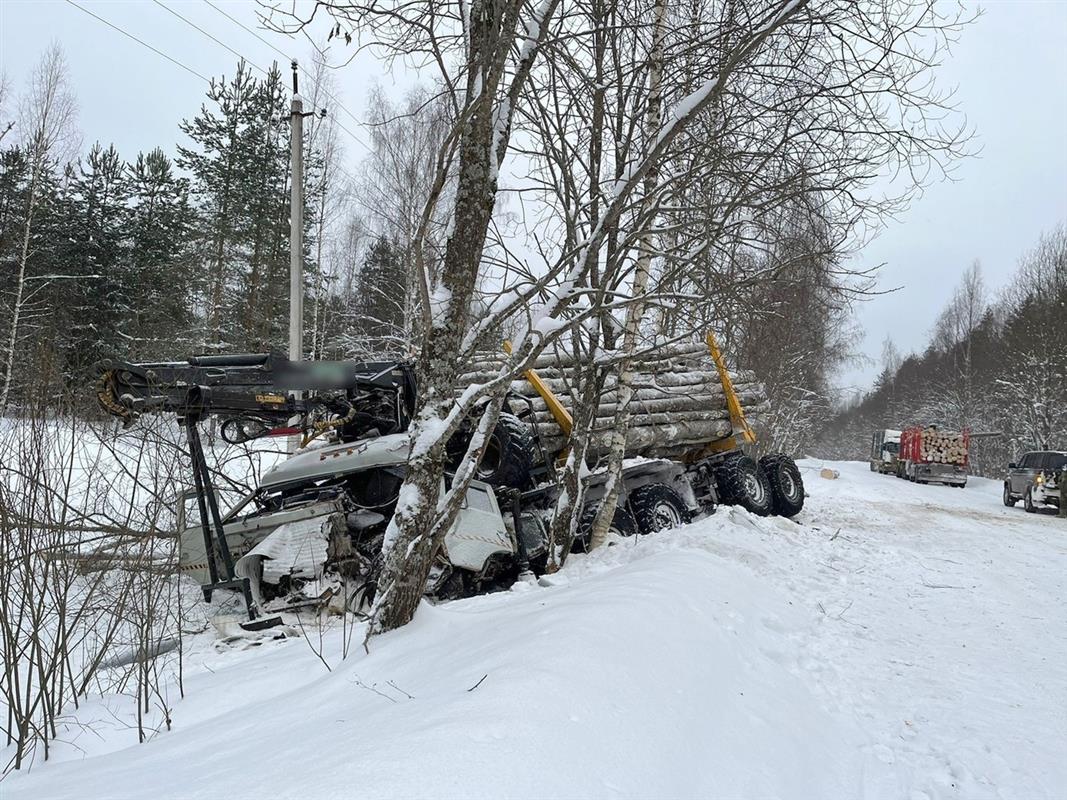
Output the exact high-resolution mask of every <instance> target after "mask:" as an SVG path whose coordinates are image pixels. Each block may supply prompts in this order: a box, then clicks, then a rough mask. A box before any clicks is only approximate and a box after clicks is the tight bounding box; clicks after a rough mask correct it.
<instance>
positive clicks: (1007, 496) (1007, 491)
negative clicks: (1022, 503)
mask: <svg viewBox="0 0 1067 800" xmlns="http://www.w3.org/2000/svg"><path fill="white" fill-rule="evenodd" d="M1004 505H1006V506H1007V507H1008V508H1014V507H1015V498H1014V497H1012V496H1011V484H1010V483H1008V482H1007V481H1005V482H1004Z"/></svg>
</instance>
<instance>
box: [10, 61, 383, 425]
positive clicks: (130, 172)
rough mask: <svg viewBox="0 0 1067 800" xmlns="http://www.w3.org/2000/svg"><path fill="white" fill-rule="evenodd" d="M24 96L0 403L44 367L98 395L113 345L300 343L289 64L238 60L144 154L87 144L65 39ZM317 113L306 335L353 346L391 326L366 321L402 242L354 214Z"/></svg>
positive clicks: (15, 161) (310, 144)
mask: <svg viewBox="0 0 1067 800" xmlns="http://www.w3.org/2000/svg"><path fill="white" fill-rule="evenodd" d="M318 77H319V78H320V79H323V80H325V78H324V77H323V75H322V74H321V72H320V74H319V75H318ZM4 99H5V100H7V99H8V98H4ZM9 105H10V106H12V108H10V110H9V108H8V106H9ZM14 105H15V104H14V103H10V104H8V103H5V104H4V105H3V107H2V110H3V111H4V112H7V113H5V114H4V116H5V117H13V120H12V122H13V123H14V124H12V125H11V126H10V128H9V130H8V132H7V135H6V136H5V139H4V140H3V141H2V142H0V145H2V148H0V337H2V338H0V354H2V356H3V360H2V363H0V380H2V384H0V385H2V398H0V407H3V408H5V409H10V408H12V407H17V405H18V403H19V399H20V397H21V396H23V395H24V394H25V392H26V391H27V386H28V384H33V383H36V382H38V381H39V380H40V379H41V377H42V371H47V372H50V373H51V374H52V376H53V377H54V378H56V391H57V392H59V393H64V392H65V393H67V394H71V395H73V396H75V397H77V396H84V397H88V396H89V394H88V393H87V392H85V391H84V389H85V387H86V386H87V385H88V383H90V382H91V378H92V377H93V366H94V365H95V364H96V363H97V362H99V361H100V360H101V359H106V358H124V359H131V360H148V359H174V358H180V357H183V356H187V355H189V354H192V353H194V352H203V351H219V352H221V351H226V352H240V351H264V350H269V349H275V350H282V351H284V349H285V343H286V341H287V335H288V334H287V330H288V315H289V306H288V303H289V300H288V296H289V185H290V177H291V176H290V167H289V151H290V142H289V135H290V134H289V130H290V126H289V95H288V91H287V89H286V87H285V86H284V81H283V77H282V74H281V72H280V71H279V69H278V68H277V65H275V66H274V67H273V69H271V70H270V71H269V72H268V74H266V75H264V76H261V77H256V76H255V75H254V74H253V72H252V70H251V69H250V68H249V66H248V65H247V64H245V63H243V62H242V63H240V64H238V65H237V66H236V69H235V71H234V73H233V74H232V75H231V76H229V77H225V76H223V77H220V78H219V79H218V80H217V81H215V82H213V84H212V86H211V89H210V90H209V91H208V93H207V95H206V97H205V101H204V104H203V106H202V107H201V108H200V110H199V112H198V113H196V114H195V115H192V116H191V117H190V118H188V119H184V120H181V121H180V122H177V123H176V140H177V141H176V144H171V143H165V144H161V146H160V147H156V148H153V149H152V150H150V151H148V152H142V153H138V154H136V155H135V156H133V157H131V158H127V157H125V156H124V155H123V154H121V153H119V152H118V151H117V150H116V149H115V147H114V146H113V145H109V144H103V143H101V142H96V143H94V144H92V145H91V146H89V147H88V148H87V149H85V152H79V150H80V149H81V148H80V147H79V141H80V136H79V133H78V131H77V128H76V101H75V98H74V97H73V95H72V93H71V90H70V87H69V76H68V74H67V68H66V65H65V63H64V59H63V55H62V53H61V51H60V50H59V49H58V48H53V49H51V50H50V51H48V52H47V53H46V54H45V56H44V57H43V59H42V61H41V63H40V65H39V66H38V68H37V70H36V72H35V73H34V75H33V78H32V80H31V82H30V85H29V87H28V88H27V90H26V92H25V94H24V96H23V97H21V98H20V100H19V102H18V104H17V108H15V107H13V106H14ZM306 124H307V142H306V146H307V148H308V152H307V155H306V158H305V169H306V175H305V208H306V212H305V218H304V219H305V234H304V249H305V276H306V277H305V293H306V297H305V308H306V319H305V328H306V333H305V338H306V342H307V344H308V355H309V356H314V357H324V356H333V357H338V356H341V355H344V352H345V350H346V349H350V348H346V345H345V342H350V341H351V340H353V339H354V338H357V337H358V336H359V335H360V333H361V332H369V333H380V331H379V328H380V326H378V325H376V324H374V323H369V322H365V320H367V319H369V318H371V317H380V316H383V311H382V310H381V309H380V306H381V305H382V303H381V292H380V290H379V289H378V287H379V286H380V285H382V284H385V283H388V282H389V279H391V280H392V281H393V283H394V284H395V283H396V282H397V280H399V276H398V275H397V274H396V273H397V271H398V269H399V267H400V262H399V257H400V256H399V250H398V248H397V246H396V244H395V239H394V238H393V231H391V230H390V229H388V227H387V226H379V228H378V229H377V230H373V229H372V228H371V227H370V226H369V225H368V224H366V222H365V221H364V219H363V218H362V217H361V216H360V215H359V214H358V213H353V214H352V215H351V216H350V218H348V219H346V220H342V222H341V223H340V224H339V223H338V221H337V216H338V215H337V207H338V206H340V205H343V204H344V203H345V201H346V199H347V195H349V194H351V191H352V187H351V186H350V185H349V183H350V181H348V179H347V178H345V179H342V177H341V173H340V172H339V162H338V158H337V154H336V153H332V152H331V150H332V149H333V148H335V147H336V142H335V141H334V140H333V139H332V138H331V136H330V135H329V134H330V132H329V131H328V130H327V129H326V127H325V125H324V124H323V123H322V122H321V120H319V119H310V121H309V122H308V123H306ZM346 236H347V240H346ZM393 294H395V292H394V293H393ZM385 295H386V297H387V298H389V297H391V295H390V293H389V292H386V293H385ZM384 315H385V316H386V317H388V313H385V314H384Z"/></svg>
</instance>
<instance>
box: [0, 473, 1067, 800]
mask: <svg viewBox="0 0 1067 800" xmlns="http://www.w3.org/2000/svg"><path fill="white" fill-rule="evenodd" d="M818 466H821V464H820V463H816V462H807V463H805V464H804V465H803V468H804V471H805V478H806V480H807V483H808V487H809V490H810V491H811V493H812V497H811V498H810V500H809V502H808V505H807V507H806V508H805V511H804V512H803V513H802V515H801V518H800V520H799V522H800V523H801V524H797V523H794V522H790V521H787V520H780V519H758V518H755V517H752V516H750V515H748V514H747V513H746V512H744V511H741V510H738V509H722V510H720V512H719V513H717V514H716V515H715V516H714V517H712V518H710V519H707V520H704V521H702V522H699V523H696V524H693V525H690V526H687V527H685V528H683V529H680V530H677V531H672V532H667V533H663V534H657V535H655V536H650V537H643V538H640V539H636V540H633V539H631V540H623V541H619V542H617V543H616V544H615V545H614V546H612V547H610V548H606V549H604V550H601V551H599V552H597V553H594V554H592V555H590V556H588V557H578V558H575V559H574V560H572V562H571V563H570V564H569V566H568V568H567V569H566V570H564V572H562V573H561V574H559V575H557V576H554V577H553V578H552V579H550V580H549V581H545V582H544V584H547V585H544V584H543V585H527V584H520V585H518V586H517V587H516V588H515V589H514V590H513V591H511V592H504V593H500V594H497V595H491V596H486V597H478V598H472V599H469V600H464V601H458V602H454V603H450V604H446V605H442V606H438V607H430V606H426V607H424V608H423V609H422V610H421V611H420V613H419V615H418V617H417V618H416V620H415V622H414V623H413V624H412V625H410V626H408V627H407V628H405V629H402V630H400V631H397V632H394V633H391V634H388V635H386V636H384V637H381V638H379V639H376V640H375V642H374V643H373V646H372V650H371V652H370V654H365V653H363V651H362V649H360V648H359V647H358V644H356V646H355V647H354V650H355V651H356V652H355V653H354V654H350V656H349V658H348V659H347V660H344V661H342V660H341V659H340V648H341V646H342V632H341V631H340V630H339V629H334V630H332V631H329V632H327V634H326V636H325V638H324V640H323V647H324V650H323V657H324V658H325V659H326V660H327V661H328V662H329V663H330V664H331V665H332V666H333V671H332V672H329V673H328V672H326V670H325V668H324V667H323V666H322V664H321V662H320V661H319V659H318V657H317V656H316V655H315V654H314V653H313V652H312V649H311V648H310V647H309V646H308V644H309V642H310V643H313V644H316V646H317V643H318V641H319V639H318V636H317V633H316V632H315V631H306V634H307V638H306V640H305V639H304V638H287V639H283V640H279V641H274V640H270V639H266V640H261V641H259V642H256V643H254V644H252V643H247V642H236V643H230V644H226V643H221V642H217V641H214V640H212V639H211V638H210V637H208V636H206V635H205V636H202V637H200V640H199V641H198V642H197V643H196V645H195V648H196V649H195V651H194V652H193V653H192V654H191V655H190V657H189V660H188V668H187V677H186V687H187V698H186V699H185V700H183V701H181V702H180V703H178V704H177V706H176V708H175V711H174V715H173V718H174V729H173V731H171V732H169V733H161V734H160V735H158V736H157V737H156V738H155V739H154V740H153V741H151V742H150V743H148V744H147V745H142V746H137V745H135V744H134V743H133V736H132V735H131V733H130V731H128V730H124V729H123V728H122V725H121V722H122V718H121V716H120V717H119V718H117V719H116V718H114V717H110V718H111V719H112V724H111V726H110V728H105V726H104V724H103V723H102V722H101V723H98V724H97V725H96V726H95V727H96V729H97V731H98V732H99V734H100V735H99V736H94V735H90V734H89V733H88V732H87V731H85V730H83V731H82V733H81V734H80V735H79V738H78V741H77V745H78V746H79V747H81V748H83V749H84V750H85V751H86V753H87V755H84V756H83V754H82V753H81V752H79V751H78V750H77V749H75V747H73V746H68V747H66V748H63V747H59V748H58V749H57V751H56V758H57V761H58V762H62V763H49V764H46V765H41V764H38V765H37V766H36V767H34V769H33V770H32V771H31V772H29V773H28V774H21V775H14V776H11V777H9V778H8V779H7V780H5V781H4V783H3V785H2V787H0V792H2V793H3V795H4V797H5V798H11V799H12V800H14V799H15V798H40V797H49V798H74V797H77V798H85V797H109V798H123V797H130V798H133V797H136V798H141V797H146V796H148V797H154V798H169V797H182V798H216V797H227V798H244V797H249V798H252V797H263V796H273V797H285V798H288V797H316V798H330V797H353V796H361V797H362V796H367V797H414V796H418V797H425V796H432V797H487V798H488V797H492V798H500V797H516V798H523V797H634V798H638V797H738V796H743V797H760V798H764V797H770V798H853V797H866V798H887V800H888V799H889V798H892V799H893V800H896V799H897V798H949V797H952V798H961V797H963V798H986V797H989V798H996V797H1025V798H1054V797H1058V796H1061V794H1062V787H1063V786H1065V785H1067V766H1065V764H1064V760H1063V758H1062V755H1063V752H1065V750H1067V716H1065V715H1064V714H1063V709H1064V708H1065V707H1067V688H1065V687H1067V681H1064V676H1065V673H1064V666H1063V665H1064V664H1065V663H1067V644H1065V642H1064V639H1063V637H1062V636H1060V635H1058V633H1057V632H1058V631H1062V630H1064V629H1065V626H1067V611H1065V608H1067V605H1065V604H1064V598H1065V596H1067V570H1065V569H1064V566H1065V565H1064V561H1065V553H1064V549H1063V535H1064V527H1063V524H1062V522H1061V521H1060V520H1057V519H1055V518H1053V517H1049V516H1036V517H1035V516H1034V515H1028V514H1025V513H1024V512H1023V511H1022V509H1008V508H1004V507H1003V506H1000V505H999V502H1000V501H999V495H998V486H997V484H995V483H994V482H990V481H982V480H977V481H974V482H973V483H972V484H971V485H969V486H968V487H967V488H966V489H964V490H959V489H951V488H946V487H939V486H919V485H915V484H910V483H907V482H904V481H900V480H897V479H895V478H892V477H889V476H881V475H873V474H870V473H869V472H867V471H866V470H867V466H866V465H865V464H833V465H832V466H833V467H834V468H835V469H838V470H839V471H840V473H841V477H840V478H839V479H838V480H835V481H827V480H821V479H820V478H818V477H817V475H816V468H817V467H818ZM360 635H361V631H359V630H357V631H356V632H355V633H354V636H353V641H354V642H356V643H358V641H359V639H360ZM242 648H247V649H242ZM115 713H129V712H128V711H126V710H122V711H121V712H115ZM94 714H95V715H96V718H97V719H100V720H104V719H107V718H109V714H105V713H103V711H102V709H101V706H100V704H99V703H98V704H96V705H90V707H88V708H86V709H83V714H82V716H81V717H80V719H82V720H83V721H86V722H88V721H89V720H90V719H92V718H93V715H94Z"/></svg>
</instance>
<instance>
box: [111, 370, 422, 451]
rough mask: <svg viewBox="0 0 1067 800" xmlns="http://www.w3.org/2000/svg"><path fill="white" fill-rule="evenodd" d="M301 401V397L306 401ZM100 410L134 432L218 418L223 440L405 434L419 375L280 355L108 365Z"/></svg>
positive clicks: (409, 371) (408, 371)
mask: <svg viewBox="0 0 1067 800" xmlns="http://www.w3.org/2000/svg"><path fill="white" fill-rule="evenodd" d="M298 393H299V394H298ZM97 399H98V400H99V402H100V405H101V406H102V407H103V408H104V410H105V411H107V412H108V413H109V414H112V415H113V416H116V417H119V418H120V419H122V420H123V421H124V422H125V423H126V424H132V423H133V421H134V420H136V419H137V417H138V416H140V415H141V414H145V413H167V412H171V413H174V414H177V415H178V416H179V417H185V416H187V415H189V414H195V415H196V416H198V417H203V416H209V415H216V416H218V417H219V418H221V419H222V420H223V430H222V435H223V438H224V439H226V440H227V441H230V442H234V443H236V442H242V441H248V440H249V439H254V438H257V437H259V436H264V435H267V434H269V433H272V432H275V433H293V432H295V431H293V430H292V429H290V428H285V429H284V430H282V429H278V428H277V426H286V425H287V424H288V421H289V420H291V419H292V418H294V417H296V418H298V420H299V427H300V428H301V429H303V430H322V429H324V427H344V428H346V433H347V434H348V435H351V436H353V437H355V436H358V435H359V433H360V432H361V431H364V430H369V429H371V428H376V429H378V431H379V433H393V432H396V431H400V430H404V429H406V427H407V423H408V421H409V420H410V415H411V410H412V408H413V406H414V399H415V381H414V377H413V374H412V371H411V368H410V367H409V366H407V365H406V364H401V363H397V362H392V361H367V362H357V361H316V362H292V361H289V360H288V359H287V358H285V357H284V356H280V355H278V354H275V353H248V354H239V355H225V356H195V357H193V358H190V359H189V360H188V361H180V362H153V363H140V364H132V363H127V362H122V361H108V362H104V363H103V364H101V365H100V380H99V383H98V386H97Z"/></svg>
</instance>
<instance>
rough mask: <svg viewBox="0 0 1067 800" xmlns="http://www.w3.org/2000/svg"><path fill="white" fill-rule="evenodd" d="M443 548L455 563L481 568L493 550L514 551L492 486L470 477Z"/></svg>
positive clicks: (467, 567)
mask: <svg viewBox="0 0 1067 800" xmlns="http://www.w3.org/2000/svg"><path fill="white" fill-rule="evenodd" d="M445 549H446V550H447V551H448V558H449V561H451V562H452V565H453V566H455V567H461V568H463V569H468V570H471V571H472V572H480V571H481V570H482V569H483V568H484V567H485V561H486V559H487V558H489V556H491V555H493V554H494V553H513V552H514V545H513V544H512V541H511V534H510V533H508V529H507V527H505V525H504V518H503V516H501V513H500V507H499V505H498V504H497V501H496V494H495V493H494V492H493V487H491V486H489V485H488V484H485V483H482V482H481V481H471V485H470V487H469V488H468V489H467V496H466V498H465V499H464V503H463V507H462V508H461V509H460V512H459V516H458V517H457V518H456V524H455V526H454V527H453V528H452V530H451V532H449V534H448V535H447V536H445Z"/></svg>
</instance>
